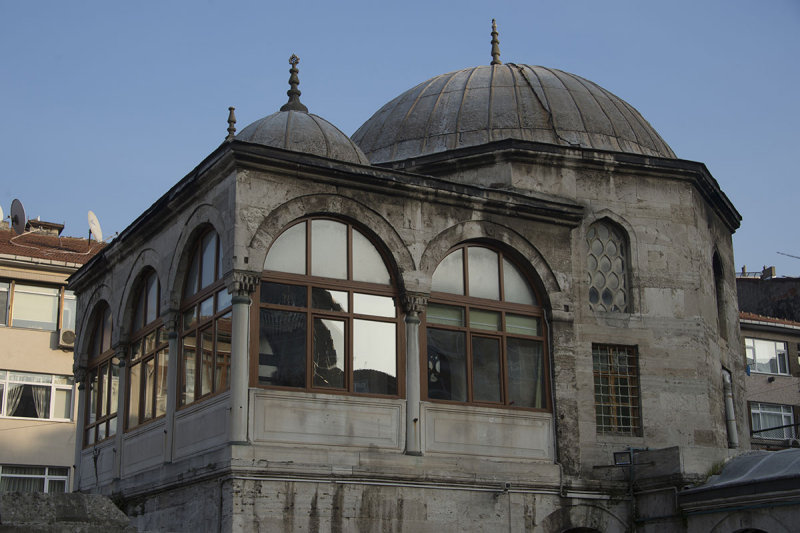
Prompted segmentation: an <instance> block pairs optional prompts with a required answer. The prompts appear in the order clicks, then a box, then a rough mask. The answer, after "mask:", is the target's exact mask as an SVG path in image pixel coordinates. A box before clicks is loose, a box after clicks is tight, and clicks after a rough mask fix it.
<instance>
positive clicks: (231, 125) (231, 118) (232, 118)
mask: <svg viewBox="0 0 800 533" xmlns="http://www.w3.org/2000/svg"><path fill="white" fill-rule="evenodd" d="M234 109H236V108H235V107H233V106H231V107H229V108H228V136H227V137H225V140H226V141H232V140H233V137H234V135H236V115H234V114H233V110H234Z"/></svg>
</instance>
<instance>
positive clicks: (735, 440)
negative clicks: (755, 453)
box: [722, 368, 739, 448]
mask: <svg viewBox="0 0 800 533" xmlns="http://www.w3.org/2000/svg"><path fill="white" fill-rule="evenodd" d="M722 390H723V391H724V393H725V423H726V424H727V426H728V448H738V447H739V433H738V431H737V429H736V412H735V411H734V409H733V388H732V387H731V373H730V372H729V371H728V370H726V369H724V368H723V369H722Z"/></svg>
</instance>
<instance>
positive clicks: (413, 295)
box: [401, 291, 430, 318]
mask: <svg viewBox="0 0 800 533" xmlns="http://www.w3.org/2000/svg"><path fill="white" fill-rule="evenodd" d="M429 297H430V295H429V294H426V293H423V292H410V291H407V292H405V293H403V296H402V298H401V302H402V304H403V310H405V312H406V314H407V315H409V316H411V317H414V318H416V317H418V316H419V314H420V313H424V312H425V308H426V307H427V306H428V298H429Z"/></svg>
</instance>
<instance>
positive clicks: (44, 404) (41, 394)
mask: <svg viewBox="0 0 800 533" xmlns="http://www.w3.org/2000/svg"><path fill="white" fill-rule="evenodd" d="M31 390H32V391H33V404H34V405H35V406H36V417H37V418H50V394H49V392H50V387H35V386H31Z"/></svg>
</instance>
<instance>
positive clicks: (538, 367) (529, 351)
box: [506, 338, 546, 408]
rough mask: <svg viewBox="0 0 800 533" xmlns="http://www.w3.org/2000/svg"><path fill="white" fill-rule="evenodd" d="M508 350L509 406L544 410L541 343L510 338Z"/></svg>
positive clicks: (507, 345)
mask: <svg viewBox="0 0 800 533" xmlns="http://www.w3.org/2000/svg"><path fill="white" fill-rule="evenodd" d="M506 349H507V351H508V353H507V354H506V357H507V358H508V403H509V405H514V406H517V407H537V408H543V407H544V406H545V405H546V402H545V398H544V395H545V390H544V358H543V356H542V343H541V341H534V340H529V339H515V338H508V339H506Z"/></svg>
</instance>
